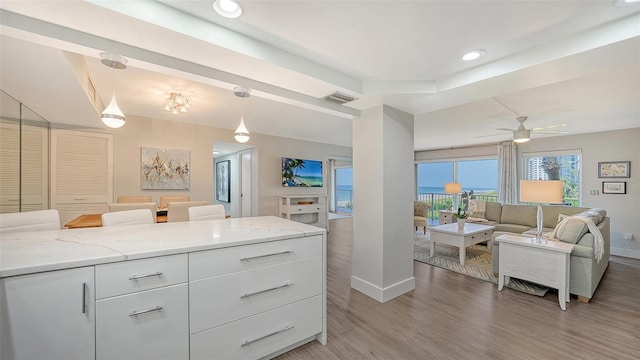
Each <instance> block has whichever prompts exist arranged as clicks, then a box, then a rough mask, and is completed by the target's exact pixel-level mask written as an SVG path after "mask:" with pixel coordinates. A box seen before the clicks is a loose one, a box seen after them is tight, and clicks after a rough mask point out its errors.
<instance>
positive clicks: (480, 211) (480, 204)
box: [467, 199, 486, 219]
mask: <svg viewBox="0 0 640 360" xmlns="http://www.w3.org/2000/svg"><path fill="white" fill-rule="evenodd" d="M485 210H486V204H485V202H484V201H483V200H479V199H471V200H469V207H468V210H467V212H468V213H469V216H470V217H474V218H480V219H484V218H485V216H484V214H485Z"/></svg>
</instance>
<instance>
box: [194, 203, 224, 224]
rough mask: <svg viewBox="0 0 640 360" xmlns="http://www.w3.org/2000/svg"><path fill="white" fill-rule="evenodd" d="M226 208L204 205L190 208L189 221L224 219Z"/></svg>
mask: <svg viewBox="0 0 640 360" xmlns="http://www.w3.org/2000/svg"><path fill="white" fill-rule="evenodd" d="M224 218H225V214H224V206H222V205H204V206H192V207H190V208H189V221H200V220H213V219H224Z"/></svg>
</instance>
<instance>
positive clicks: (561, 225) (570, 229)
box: [555, 214, 589, 244]
mask: <svg viewBox="0 0 640 360" xmlns="http://www.w3.org/2000/svg"><path fill="white" fill-rule="evenodd" d="M565 219H566V220H565ZM587 231H589V226H588V225H587V223H585V222H584V221H582V220H580V219H576V218H573V217H570V216H567V215H563V214H560V215H558V225H557V226H556V229H555V233H556V239H558V240H560V241H564V242H568V243H571V244H575V243H577V242H578V241H580V239H581V238H582V236H583V235H584V234H586V233H587Z"/></svg>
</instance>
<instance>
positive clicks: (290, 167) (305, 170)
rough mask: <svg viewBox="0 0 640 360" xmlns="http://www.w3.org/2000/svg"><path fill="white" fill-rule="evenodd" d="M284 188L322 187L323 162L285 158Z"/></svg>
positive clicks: (283, 170) (283, 168) (283, 163)
mask: <svg viewBox="0 0 640 360" xmlns="http://www.w3.org/2000/svg"><path fill="white" fill-rule="evenodd" d="M282 186H287V187H322V161H318V160H304V159H294V158H288V157H283V158H282Z"/></svg>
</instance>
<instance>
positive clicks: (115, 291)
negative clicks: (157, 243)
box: [96, 254, 189, 359]
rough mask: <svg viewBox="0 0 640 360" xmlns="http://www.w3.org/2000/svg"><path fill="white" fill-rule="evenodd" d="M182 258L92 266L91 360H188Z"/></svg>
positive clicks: (185, 286) (167, 257)
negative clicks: (94, 297)
mask: <svg viewBox="0 0 640 360" xmlns="http://www.w3.org/2000/svg"><path fill="white" fill-rule="evenodd" d="M187 271H188V266H187V255H186V254H179V255H172V256H163V257H156V258H149V259H142V260H133V261H124V262H118V263H113V264H105V265H98V266H96V294H97V298H98V300H97V301H96V359H187V358H188V357H189V301H188V296H189V291H188V285H187V279H188V278H187Z"/></svg>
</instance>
